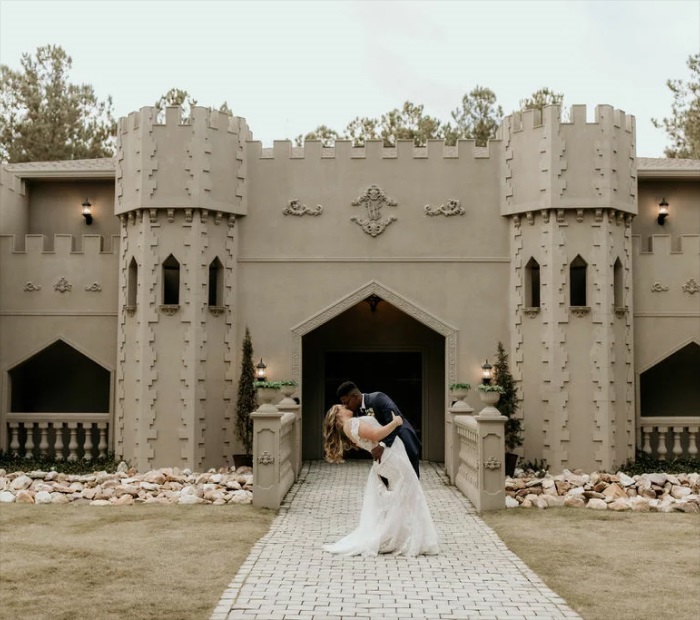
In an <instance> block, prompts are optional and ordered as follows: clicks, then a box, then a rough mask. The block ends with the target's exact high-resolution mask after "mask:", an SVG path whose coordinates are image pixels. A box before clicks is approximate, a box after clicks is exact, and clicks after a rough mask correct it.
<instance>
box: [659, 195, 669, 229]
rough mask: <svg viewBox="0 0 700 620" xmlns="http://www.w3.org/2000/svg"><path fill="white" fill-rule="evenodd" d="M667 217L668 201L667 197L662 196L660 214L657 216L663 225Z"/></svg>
mask: <svg viewBox="0 0 700 620" xmlns="http://www.w3.org/2000/svg"><path fill="white" fill-rule="evenodd" d="M667 217H668V203H667V202H666V199H665V198H662V199H661V202H660V203H659V216H658V217H657V218H656V221H657V222H658V223H659V224H661V225H662V226H663V225H664V220H665V219H666V218H667Z"/></svg>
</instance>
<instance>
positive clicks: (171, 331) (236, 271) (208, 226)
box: [0, 105, 700, 471]
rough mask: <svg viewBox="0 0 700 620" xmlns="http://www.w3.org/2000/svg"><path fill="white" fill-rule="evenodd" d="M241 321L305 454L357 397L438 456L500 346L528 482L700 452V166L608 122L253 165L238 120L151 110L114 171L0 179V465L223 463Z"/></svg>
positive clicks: (77, 164)
mask: <svg viewBox="0 0 700 620" xmlns="http://www.w3.org/2000/svg"><path fill="white" fill-rule="evenodd" d="M587 116H590V118H587ZM246 327H247V328H249V329H250V332H251V335H252V340H253V346H254V350H255V358H256V361H257V360H258V359H259V358H260V359H262V360H264V363H265V364H266V366H267V368H266V370H267V377H268V379H270V380H284V379H293V380H296V381H297V382H298V392H297V395H298V397H299V398H300V401H301V420H302V433H301V441H302V454H303V457H304V458H305V459H317V458H321V457H322V445H321V421H322V419H323V415H324V413H325V411H326V409H327V408H328V407H329V406H330V404H332V403H333V402H334V401H335V389H336V388H337V386H338V384H339V383H340V382H342V381H343V380H346V379H352V380H354V381H355V382H356V383H357V384H358V386H359V387H360V388H361V389H362V390H363V391H374V390H381V391H384V392H387V393H388V394H390V395H391V396H392V397H393V398H394V400H396V401H397V404H398V405H399V406H400V407H401V409H402V411H403V413H404V414H405V415H406V416H407V417H408V418H409V419H411V421H412V422H413V425H414V426H415V427H416V429H417V431H418V433H419V435H420V437H421V440H422V443H423V454H422V456H423V458H424V459H427V460H432V461H438V462H439V461H443V460H444V459H445V420H446V415H447V408H448V407H449V406H450V403H451V397H450V390H449V386H450V385H451V384H453V383H458V382H467V383H471V384H472V385H475V384H477V383H478V382H479V376H480V371H481V366H482V364H484V362H485V360H486V359H488V360H489V361H490V362H491V363H493V360H494V356H495V351H496V348H497V344H498V342H502V343H503V344H504V346H505V348H506V351H507V352H508V353H509V359H510V367H511V372H512V373H513V375H514V378H515V379H516V382H517V386H518V392H519V397H520V399H521V400H520V406H519V415H520V417H522V421H523V428H524V444H523V446H522V447H521V448H520V450H519V451H520V454H521V456H522V457H523V458H524V459H525V460H530V461H532V460H535V459H538V460H539V459H546V461H547V462H548V464H549V465H550V467H551V469H552V470H553V471H557V470H561V469H563V468H576V467H580V468H584V469H588V470H593V469H599V470H600V469H605V470H611V469H613V468H614V467H616V466H618V465H620V464H622V463H623V462H624V461H626V460H627V459H629V458H633V457H634V455H635V451H636V450H644V451H645V452H648V453H650V454H654V455H659V456H662V457H664V456H665V457H666V458H671V457H674V456H681V455H685V456H695V457H697V446H698V431H699V430H700V381H699V380H698V378H699V377H700V161H697V160H674V159H651V158H641V157H637V154H636V150H635V124H634V118H633V117H632V116H630V115H627V114H625V113H624V112H622V111H619V110H615V109H613V108H612V107H610V106H606V105H603V106H598V107H597V108H596V109H595V111H594V112H593V111H587V110H586V108H585V106H573V107H572V108H571V111H570V113H569V115H568V117H567V119H566V120H562V118H561V111H560V109H559V108H558V107H556V106H551V107H547V108H545V109H544V111H543V112H539V111H534V110H532V111H527V112H524V113H517V114H514V115H512V116H509V117H506V118H505V119H504V121H503V123H502V125H501V128H500V130H499V133H498V136H497V138H496V139H494V140H492V141H490V142H489V144H488V146H487V147H476V146H475V144H474V142H473V141H471V140H460V141H459V142H458V143H457V145H456V146H446V145H445V144H444V143H443V142H442V141H430V142H429V143H428V144H427V145H426V146H425V147H415V146H414V145H413V143H412V141H399V143H398V144H397V146H396V147H395V148H385V147H384V146H383V144H382V142H381V141H368V142H367V144H366V145H365V146H364V147H361V148H358V147H353V146H352V144H351V143H350V142H346V141H338V142H336V143H335V144H334V145H333V146H331V147H326V146H324V145H323V144H322V143H320V142H316V141H307V142H306V143H305V145H304V147H293V146H292V144H291V143H290V142H289V141H279V142H275V143H274V146H273V147H271V148H263V147H262V145H261V144H260V143H259V142H255V141H253V139H252V134H251V131H250V130H249V128H248V126H247V124H246V122H245V120H244V119H242V118H240V117H236V116H229V115H226V114H223V113H220V112H216V111H210V110H208V109H205V108H193V110H192V116H191V117H190V118H182V117H181V111H180V109H179V108H168V109H167V110H166V111H165V113H164V114H163V115H162V117H160V116H159V115H158V112H157V111H156V110H155V109H154V108H143V109H141V110H140V111H139V112H135V113H133V114H130V115H129V116H128V117H126V118H123V119H121V120H120V122H119V130H118V147H117V154H116V156H115V157H114V158H113V159H96V160H80V161H62V162H35V163H26V164H6V165H4V166H2V169H1V170H0V390H1V392H0V449H2V450H4V451H9V452H16V453H17V454H20V455H23V454H26V453H27V452H30V453H31V452H34V453H41V454H46V455H48V456H58V457H59V458H68V459H76V458H88V459H89V458H98V457H99V456H100V455H104V454H106V453H108V452H114V453H115V454H116V456H117V457H118V458H123V459H126V460H127V461H129V462H130V463H131V464H133V465H135V466H136V467H138V468H139V469H140V470H145V469H148V468H152V467H163V466H179V467H189V468H192V469H199V470H201V469H204V468H209V467H218V466H222V465H225V464H227V463H231V459H232V456H233V455H234V454H236V453H239V452H240V451H241V446H240V442H239V441H238V440H237V438H236V436H235V432H234V428H235V405H236V394H237V384H238V377H239V374H240V367H241V344H242V340H243V336H244V333H245V330H246ZM467 399H468V401H469V402H470V403H471V405H472V407H473V408H474V409H476V410H478V409H479V408H480V407H479V401H478V397H477V396H476V394H475V393H474V391H472V392H471V393H470V396H469V397H468V398H467Z"/></svg>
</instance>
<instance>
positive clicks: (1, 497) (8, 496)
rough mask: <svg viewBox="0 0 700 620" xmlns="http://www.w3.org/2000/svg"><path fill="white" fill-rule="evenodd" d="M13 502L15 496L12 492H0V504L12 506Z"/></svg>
mask: <svg viewBox="0 0 700 620" xmlns="http://www.w3.org/2000/svg"><path fill="white" fill-rule="evenodd" d="M14 501H15V494H14V493H13V492H12V491H0V503H2V504H12V503H13V502H14Z"/></svg>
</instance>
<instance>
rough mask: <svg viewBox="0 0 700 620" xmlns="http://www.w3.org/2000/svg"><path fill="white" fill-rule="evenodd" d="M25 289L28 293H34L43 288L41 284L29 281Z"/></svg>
mask: <svg viewBox="0 0 700 620" xmlns="http://www.w3.org/2000/svg"><path fill="white" fill-rule="evenodd" d="M24 290H25V291H27V292H28V293H34V292H36V291H40V290H41V284H34V283H33V282H27V283H26V284H25V285H24Z"/></svg>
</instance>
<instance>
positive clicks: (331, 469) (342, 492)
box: [211, 461, 579, 620]
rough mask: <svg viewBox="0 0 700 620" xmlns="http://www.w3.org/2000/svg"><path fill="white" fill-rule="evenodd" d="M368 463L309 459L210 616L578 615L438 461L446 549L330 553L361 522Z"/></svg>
mask: <svg viewBox="0 0 700 620" xmlns="http://www.w3.org/2000/svg"><path fill="white" fill-rule="evenodd" d="M369 466H370V463H369V461H350V462H347V463H344V464H342V465H329V464H327V463H324V462H321V461H313V462H310V463H306V464H305V465H304V468H303V470H302V473H301V476H300V478H299V480H298V481H297V482H296V483H295V484H294V486H293V487H292V489H291V490H290V492H289V493H288V494H287V497H286V498H285V503H284V505H283V506H282V508H281V510H280V514H279V516H277V517H276V519H275V520H274V521H273V523H272V527H271V528H270V531H269V532H268V533H267V534H266V535H265V536H264V537H263V538H262V539H261V540H260V541H259V542H258V543H257V544H256V545H255V546H254V547H253V549H252V550H251V552H250V555H249V556H248V558H247V559H246V561H245V562H244V563H243V565H242V566H241V568H240V570H239V572H238V574H237V575H236V576H235V578H234V579H233V581H232V582H231V583H230V584H229V587H228V588H227V589H226V591H225V592H224V594H223V596H222V598H221V600H220V601H219V604H218V605H217V607H216V609H215V610H214V612H213V614H212V616H211V620H234V619H241V620H242V619H246V620H247V619H251V620H253V619H255V620H291V619H295V620H302V619H303V620H321V619H323V620H336V619H353V620H356V619H360V618H366V619H368V620H369V619H374V618H387V619H388V618H426V619H435V620H437V619H442V618H452V619H455V620H456V619H471V618H497V619H502V618H503V619H508V620H511V619H515V618H579V616H578V614H576V613H575V612H574V611H572V610H571V609H570V608H569V607H568V606H567V604H566V602H565V601H564V600H563V599H562V598H560V597H559V596H557V595H556V594H555V593H554V592H552V591H551V590H550V589H549V588H547V586H545V584H544V583H543V582H542V580H541V579H540V578H539V577H537V575H535V573H533V572H532V571H531V570H530V569H529V568H527V566H526V565H525V564H524V563H523V562H522V561H521V560H520V559H519V558H518V557H517V556H516V555H515V554H513V553H511V552H510V551H509V550H508V549H507V548H506V546H505V544H504V543H503V542H502V541H501V539H500V538H498V536H496V534H495V533H494V531H493V530H492V529H491V528H489V527H488V526H487V525H486V524H485V523H484V521H482V520H481V519H480V518H479V517H478V515H477V514H476V511H475V510H474V508H473V506H472V505H471V503H470V502H469V500H467V499H466V498H465V497H464V496H463V495H462V494H461V493H460V492H459V491H458V490H457V489H456V488H455V487H452V486H449V484H448V482H447V479H446V477H445V474H444V471H443V470H442V469H441V468H440V467H438V466H437V465H433V464H430V463H422V464H421V481H422V483H423V488H424V489H425V492H426V495H427V498H428V504H429V505H430V510H431V513H432V515H433V519H434V520H435V524H436V526H437V528H438V533H439V535H440V554H439V555H437V556H420V557H417V558H406V557H401V556H392V555H380V556H377V557H371V558H366V557H361V556H357V557H344V556H338V555H332V554H330V553H326V552H324V551H323V550H322V548H321V545H322V544H323V543H326V542H332V541H334V540H337V539H338V538H340V537H341V536H343V535H344V534H346V533H348V532H350V531H351V530H352V529H353V528H354V527H355V526H356V523H357V521H358V519H359V514H360V506H361V500H362V497H361V495H362V491H363V489H364V485H365V481H366V479H367V474H368V471H369Z"/></svg>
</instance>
